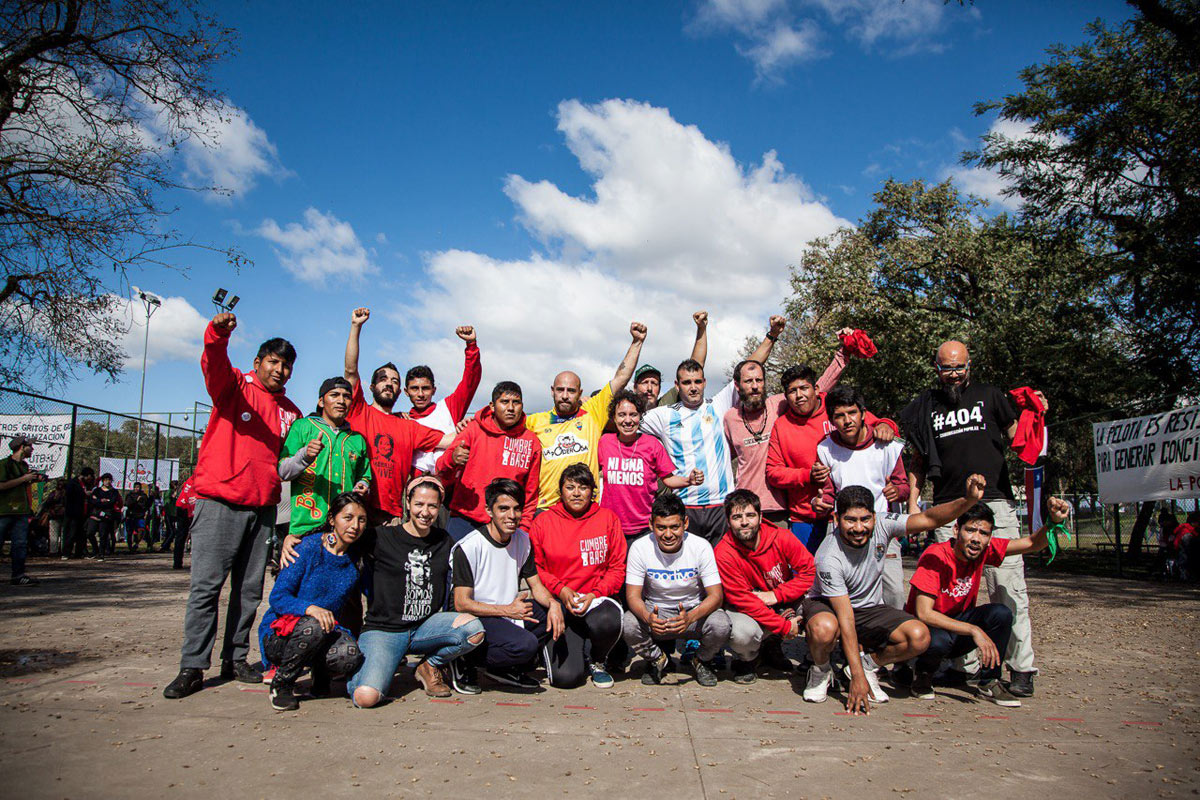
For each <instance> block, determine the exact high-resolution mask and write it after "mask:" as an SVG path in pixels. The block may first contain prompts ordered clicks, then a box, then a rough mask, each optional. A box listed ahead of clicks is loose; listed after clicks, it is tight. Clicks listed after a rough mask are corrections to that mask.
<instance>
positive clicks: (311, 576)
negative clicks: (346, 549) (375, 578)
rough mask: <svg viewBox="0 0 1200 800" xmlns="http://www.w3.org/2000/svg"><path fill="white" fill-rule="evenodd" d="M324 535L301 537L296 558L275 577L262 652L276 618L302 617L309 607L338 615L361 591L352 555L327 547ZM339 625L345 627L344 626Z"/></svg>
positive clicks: (262, 628)
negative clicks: (352, 597)
mask: <svg viewBox="0 0 1200 800" xmlns="http://www.w3.org/2000/svg"><path fill="white" fill-rule="evenodd" d="M324 538H325V535H324V534H321V535H318V536H305V537H304V538H303V539H301V540H300V543H299V544H298V545H296V560H295V561H293V562H292V563H291V564H290V565H288V566H286V567H284V568H283V570H282V571H281V572H280V573H279V577H277V578H276V579H275V586H274V588H272V589H271V598H270V607H269V608H268V609H267V612H266V613H265V614H263V618H262V622H261V623H260V624H259V626H258V645H259V652H262V651H263V649H264V648H263V643H264V642H265V641H266V638H267V634H269V633H270V632H271V623H272V622H274V621H275V620H277V619H279V618H280V617H282V616H285V615H288V614H294V615H296V616H297V617H302V616H304V612H305V611H306V610H307V609H308V607H309V606H320V607H321V608H326V609H329V610H330V611H331V612H333V614H334V616H337V613H338V612H339V611H341V609H342V606H343V605H344V604H345V602H346V600H348V599H349V598H350V597H351V595H352V594H353V593H354V592H356V591H358V578H359V576H358V567H357V566H356V565H355V563H354V561H353V560H352V559H351V558H350V557H349V556H345V555H341V556H338V555H334V554H333V553H331V552H329V551H328V550H326V549H325V547H324V545H323V544H322V539H324ZM338 628H339V629H341V630H345V628H343V627H342V626H341V625H339V626H338ZM265 660H266V659H265V658H264V661H265Z"/></svg>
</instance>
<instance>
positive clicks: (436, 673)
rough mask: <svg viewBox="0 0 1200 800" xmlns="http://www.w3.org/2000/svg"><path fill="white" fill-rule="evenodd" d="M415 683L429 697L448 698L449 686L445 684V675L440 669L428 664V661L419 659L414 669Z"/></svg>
mask: <svg viewBox="0 0 1200 800" xmlns="http://www.w3.org/2000/svg"><path fill="white" fill-rule="evenodd" d="M416 677H417V682H418V683H420V684H421V688H422V689H424V690H425V694H427V695H429V696H430V697H449V696H450V694H451V692H450V686H449V685H447V683H446V673H445V672H443V671H442V668H441V667H439V666H437V665H435V664H431V663H429V659H427V658H424V659H421V663H420V664H417V669H416Z"/></svg>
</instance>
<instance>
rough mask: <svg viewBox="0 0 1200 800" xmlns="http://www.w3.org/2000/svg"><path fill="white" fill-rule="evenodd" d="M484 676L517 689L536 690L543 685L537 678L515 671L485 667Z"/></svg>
mask: <svg viewBox="0 0 1200 800" xmlns="http://www.w3.org/2000/svg"><path fill="white" fill-rule="evenodd" d="M483 674H484V675H487V676H488V677H489V678H491V679H492V680H494V681H495V682H496V683H503V684H504V685H505V686H512V687H513V688H515V689H536V688H538V687H539V686H541V685H542V684H541V682H540V681H538V679H537V678H534V677H533V676H531V675H528V674H526V673H524V672H520V671H518V670H515V669H507V668H501V667H484V668H483Z"/></svg>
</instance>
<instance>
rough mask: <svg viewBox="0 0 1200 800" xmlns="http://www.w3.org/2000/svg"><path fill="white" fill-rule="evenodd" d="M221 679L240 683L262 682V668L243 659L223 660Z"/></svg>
mask: <svg viewBox="0 0 1200 800" xmlns="http://www.w3.org/2000/svg"><path fill="white" fill-rule="evenodd" d="M221 680H223V681H238V682H239V683H262V682H263V674H262V670H260V669H259V668H258V667H253V666H251V665H250V664H248V663H246V661H245V660H244V659H243V660H241V661H222V662H221Z"/></svg>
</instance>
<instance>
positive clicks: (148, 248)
mask: <svg viewBox="0 0 1200 800" xmlns="http://www.w3.org/2000/svg"><path fill="white" fill-rule="evenodd" d="M0 42H3V45H0V270H2V274H3V281H2V283H0V381H2V382H3V383H4V384H5V385H9V386H18V387H26V388H38V389H40V388H42V387H43V386H44V385H56V384H57V385H61V383H62V382H63V381H64V380H65V378H66V377H67V376H69V375H72V374H74V372H75V370H76V369H77V368H78V367H80V366H83V367H86V368H87V369H90V370H93V371H94V372H96V373H99V374H104V375H107V376H108V377H109V378H115V377H116V376H117V374H118V373H119V372H120V370H121V368H122V361H123V359H124V355H125V354H124V353H123V352H122V350H121V347H120V344H119V342H120V339H121V337H122V335H123V334H124V333H125V330H124V326H123V324H122V322H121V321H120V320H119V319H118V318H116V317H115V316H114V315H113V310H114V308H115V306H116V305H117V303H118V299H117V297H116V296H115V295H120V296H125V295H126V294H127V293H126V289H127V286H126V284H127V279H126V275H127V270H129V269H130V268H132V267H174V268H178V267H177V266H176V265H175V264H173V263H172V262H171V261H170V258H171V255H172V251H174V250H175V249H176V248H179V247H184V246H202V245H198V244H197V243H195V242H191V241H190V240H188V239H187V238H186V237H183V236H181V235H180V234H179V233H178V232H177V231H173V230H171V229H170V228H169V226H168V224H167V222H166V219H165V218H166V217H167V216H168V215H169V214H170V213H171V212H172V211H173V210H174V209H173V208H170V207H168V206H166V205H164V203H163V200H162V196H163V194H164V193H165V192H166V191H167V190H171V189H178V188H184V189H191V190H197V191H212V190H214V189H213V187H202V186H192V185H188V184H185V183H183V182H182V180H181V179H180V178H178V177H177V176H176V171H175V170H173V169H172V163H171V155H172V154H173V153H174V152H175V151H176V150H177V149H178V148H179V147H180V146H181V144H182V143H183V142H184V141H186V140H188V139H192V138H195V139H196V140H198V141H201V142H211V141H212V139H211V136H212V133H213V130H214V129H213V126H214V124H215V123H217V122H219V121H220V120H221V119H222V115H223V114H225V113H227V111H226V110H227V108H228V106H227V105H226V104H225V101H224V100H223V98H222V97H221V96H220V95H219V94H218V93H217V92H216V91H215V90H214V89H213V87H212V84H211V70H212V67H213V65H214V64H215V63H216V61H217V60H218V59H220V58H221V57H223V56H224V55H226V54H227V53H228V52H230V49H231V47H232V42H233V33H232V32H231V31H230V30H228V29H226V28H223V27H221V26H219V25H218V24H217V23H216V22H215V21H214V20H213V19H211V18H210V17H207V16H205V15H203V14H202V13H200V12H199V11H198V9H197V5H196V4H195V3H194V2H193V0H6V1H5V3H4V8H3V12H2V13H0ZM209 249H216V248H209ZM218 252H223V253H225V254H226V255H227V257H228V259H229V260H230V261H231V262H232V263H234V264H240V263H241V262H242V261H243V259H242V257H241V256H240V254H238V253H237V252H235V251H232V250H218ZM114 293H115V294H114Z"/></svg>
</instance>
